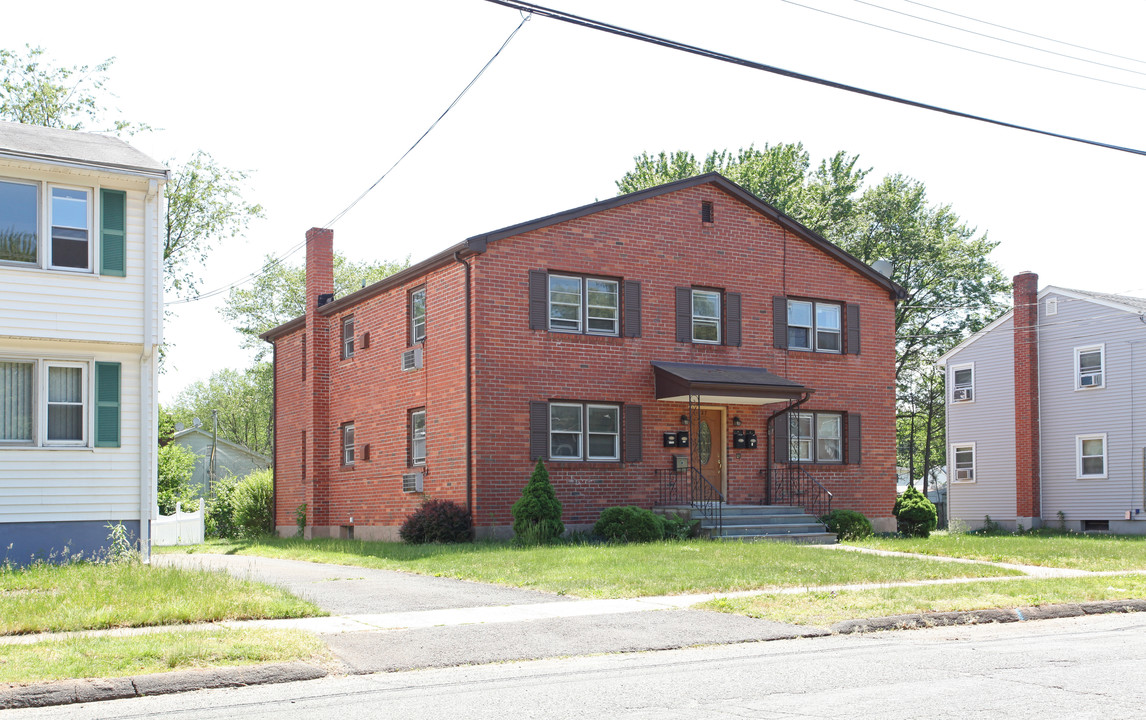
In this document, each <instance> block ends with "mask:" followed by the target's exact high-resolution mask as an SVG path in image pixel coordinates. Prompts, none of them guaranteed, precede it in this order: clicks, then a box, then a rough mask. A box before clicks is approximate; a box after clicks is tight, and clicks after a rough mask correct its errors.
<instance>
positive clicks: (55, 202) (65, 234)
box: [48, 187, 91, 270]
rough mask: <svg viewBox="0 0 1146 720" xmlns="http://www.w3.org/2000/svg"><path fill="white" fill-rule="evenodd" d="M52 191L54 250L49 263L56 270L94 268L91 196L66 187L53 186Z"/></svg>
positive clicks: (84, 191) (86, 192) (88, 192)
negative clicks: (92, 266)
mask: <svg viewBox="0 0 1146 720" xmlns="http://www.w3.org/2000/svg"><path fill="white" fill-rule="evenodd" d="M51 192H52V206H51V215H52V245H51V248H52V249H51V260H50V261H49V263H48V264H49V266H50V267H53V268H66V269H71V270H87V269H88V268H89V267H90V266H91V258H90V255H91V253H90V250H89V245H90V243H89V242H88V239H89V234H90V228H91V193H90V191H88V190H81V189H78V188H65V187H53V188H52V189H51Z"/></svg>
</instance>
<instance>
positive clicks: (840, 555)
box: [175, 538, 1018, 598]
mask: <svg viewBox="0 0 1146 720" xmlns="http://www.w3.org/2000/svg"><path fill="white" fill-rule="evenodd" d="M175 551H177V552H179V551H181V552H214V553H227V554H241V555H261V556H264V557H273V558H286V559H292V560H307V561H311V562H324V563H332V564H336V565H356V566H361V567H370V568H381V569H385V570H401V571H406V572H412V573H418V574H422V575H433V576H444V577H453V578H461V579H463V580H476V581H479V582H487V583H495V584H498V585H509V586H513V587H520V588H527V589H532V590H545V591H549V592H555V593H559V594H568V595H575V596H578V597H589V598H621V597H639V596H645V595H677V594H683V593H694V592H728V591H733V590H754V589H759V588H768V587H801V586H815V585H834V584H845V583H864V582H871V583H881V582H894V581H903V580H930V579H938V578H951V577H996V576H1002V575H1016V574H1018V573H1016V572H1013V571H1008V570H1003V569H1001V568H996V567H993V566H990V565H967V564H959V563H946V562H941V561H932V560H918V559H914V558H886V557H878V556H874V555H862V554H859V553H849V552H837V551H833V550H824V549H822V548H812V547H806V546H801V545H791V544H788V543H773V542H759V543H737V542H711V541H707V540H695V541H687V542H659V543H647V544H634V545H549V546H541V547H516V546H513V545H510V544H508V543H472V544H471V543H466V544H459V545H405V544H402V543H387V542H364V541H360V540H329V539H322V540H301V539H298V538H267V539H263V540H259V541H251V542H241V543H235V542H231V543H228V542H212V543H207V544H205V545H198V546H195V547H193V548H191V549H188V548H178V549H177V550H175Z"/></svg>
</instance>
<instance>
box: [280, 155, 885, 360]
mask: <svg viewBox="0 0 1146 720" xmlns="http://www.w3.org/2000/svg"><path fill="white" fill-rule="evenodd" d="M700 185H714V186H716V187H717V188H719V189H721V190H723V191H724V192H726V193H728V194H729V195H731V196H732V197H734V198H736V199H737V200H740V201H741V202H742V203H744V204H745V205H747V206H748V207H749V208H751V209H753V210H755V211H756V212H759V213H760V214H761V215H764V216H765V217H768V218H769V219H771V220H772V221H773V222H775V223H777V224H778V225H780V226H781V227H783V228H785V229H787V230H788V231H790V232H791V233H792V234H794V235H796V236H797V237H800V238H802V239H804V240H806V241H807V242H808V243H809V244H811V245H812V246H814V247H816V248H818V249H820V250H822V251H823V252H824V253H826V254H827V255H829V256H831V257H832V258H834V259H835V260H838V261H839V262H841V263H843V264H844V265H846V266H848V267H849V268H851V269H852V270H854V271H856V272H858V273H859V274H860V275H863V276H864V277H866V278H868V279H869V280H871V281H872V282H873V283H875V284H876V285H878V286H880V287H882V288H885V289H886V290H887V291H888V294H889V295H890V297H891V298H893V299H898V298H902V297H904V296H906V294H907V292H906V290H904V289H903V287H901V286H900V285H899V284H898V283H896V282H894V281H892V280H891V278H889V277H887V276H886V275H883V274H882V273H880V272H879V271H877V270H876V269H875V268H873V267H872V266H870V265H868V264H867V263H865V262H863V261H862V260H860V259H859V258H857V257H856V256H854V255H852V254H851V253H848V252H847V251H845V250H844V249H843V248H841V247H839V246H838V245H836V244H835V243H832V242H831V241H829V240H827V239H825V238H824V237H823V236H821V235H819V234H817V233H815V232H812V231H811V230H809V229H808V228H806V227H804V226H803V225H802V224H800V223H799V222H798V221H797V220H795V219H794V218H791V217H788V216H787V215H785V214H784V213H782V212H780V211H779V210H777V209H776V208H774V207H772V206H771V205H769V204H768V203H766V202H764V201H763V200H761V199H760V198H758V197H756V196H755V195H753V194H752V193H750V192H748V191H747V190H745V189H744V188H742V187H740V186H739V185H737V184H736V183H734V182H732V181H731V180H729V179H728V178H726V177H724V176H723V175H721V174H720V173H717V172H710V173H705V174H704V175H696V176H694V177H690V178H685V179H683V180H676V181H673V182H670V183H665V184H664V185H657V186H656V187H651V188H648V189H645V190H638V191H637V192H632V193H627V194H625V195H618V196H617V197H614V198H609V199H608V200H600V201H598V202H594V203H590V204H588V205H582V206H581V207H576V208H572V209H570V210H564V211H562V212H559V213H554V214H552V215H546V216H544V217H540V218H535V219H533V220H527V221H525V222H522V223H518V224H516V225H510V226H508V227H504V228H501V229H500V230H492V231H490V232H486V233H482V234H480V235H473V236H471V237H469V238H467V239H466V240H465V241H463V242H461V243H458V244H456V245H453V246H451V247H448V248H446V249H445V250H442V251H441V252H439V253H437V254H436V255H431V256H430V257H428V258H426V259H425V260H423V261H421V262H419V263H417V264H415V265H411V266H410V267H408V268H406V269H405V270H403V271H401V272H398V273H395V274H393V275H391V276H390V277H387V278H384V279H382V280H379V281H378V282H376V283H374V284H373V285H368V286H367V287H364V288H362V289H361V290H358V291H356V292H353V293H350V294H349V295H345V296H343V297H341V298H338V299H337V300H335V301H334V302H329V303H327V304H326V305H323V306H322V307H321V308H319V310H318V312H319V314H322V315H330V314H332V313H336V312H339V311H340V310H343V309H345V308H347V307H349V306H351V305H354V304H356V303H359V302H361V301H363V300H366V299H367V298H370V297H373V296H375V295H378V294H381V293H383V292H386V291H387V290H389V289H390V288H393V287H396V286H398V285H401V284H404V283H407V282H409V281H410V280H413V279H415V278H417V277H419V276H421V275H423V274H426V273H428V272H430V271H431V270H435V269H437V268H439V267H441V266H443V265H446V264H449V263H451V262H454V261H455V260H456V259H458V258H461V257H468V256H470V255H476V254H480V253H484V252H485V251H486V248H487V247H488V246H489V244H490V243H491V242H496V241H498V240H501V239H503V238H508V237H513V236H515V235H521V234H523V233H527V232H531V231H533V230H540V229H541V228H545V227H549V226H551V225H556V224H558V223H563V222H569V221H570V220H576V219H578V218H582V217H585V216H586V215H593V214H595V213H599V212H605V211H606V210H612V209H614V208H619V207H623V206H625V205H629V204H631V203H636V202H641V201H643V200H649V199H651V198H655V197H659V196H661V195H667V194H669V193H673V192H678V191H680V190H686V189H689V188H693V187H697V186H700ZM304 323H305V317H304V316H300V317H297V318H295V319H293V320H290V321H288V322H285V323H283V324H282V325H279V326H278V327H275V328H272V329H270V330H268V331H266V332H265V333H263V334H262V335H260V336H259V337H261V338H262V339H263V340H266V341H267V342H273V341H274V340H275V338H278V337H280V336H282V335H285V334H286V333H289V332H291V331H293V330H296V329H298V328H300V327H302V325H303V324H304Z"/></svg>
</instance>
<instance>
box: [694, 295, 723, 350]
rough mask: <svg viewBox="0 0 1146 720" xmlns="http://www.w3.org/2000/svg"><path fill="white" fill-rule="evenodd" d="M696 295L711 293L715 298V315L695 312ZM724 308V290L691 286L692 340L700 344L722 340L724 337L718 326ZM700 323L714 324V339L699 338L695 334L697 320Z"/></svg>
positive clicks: (711, 343)
mask: <svg viewBox="0 0 1146 720" xmlns="http://www.w3.org/2000/svg"><path fill="white" fill-rule="evenodd" d="M697 295H713V296H715V298H716V315H697V314H696V296H697ZM723 308H724V292H723V291H721V290H706V289H704V288H692V293H691V294H690V295H689V311H690V314H691V316H692V341H693V342H694V343H698V344H701V345H719V344H720V343H721V342H723V340H724V338H723V337H721V332H720V326H721V322H722V320H723V318H722V317H721V315H722V312H723ZM698 320H699V321H700V324H702V325H716V339H715V340H708V339H700V338H698V337H697V336H696V325H697V321H698Z"/></svg>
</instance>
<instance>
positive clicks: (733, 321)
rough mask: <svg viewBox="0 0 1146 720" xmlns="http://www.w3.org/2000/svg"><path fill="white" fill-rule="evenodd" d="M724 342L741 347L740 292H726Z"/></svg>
mask: <svg viewBox="0 0 1146 720" xmlns="http://www.w3.org/2000/svg"><path fill="white" fill-rule="evenodd" d="M724 305H725V313H724V318H725V319H724V344H725V345H733V346H735V347H740V293H734V292H730V293H724Z"/></svg>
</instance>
